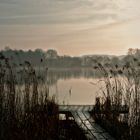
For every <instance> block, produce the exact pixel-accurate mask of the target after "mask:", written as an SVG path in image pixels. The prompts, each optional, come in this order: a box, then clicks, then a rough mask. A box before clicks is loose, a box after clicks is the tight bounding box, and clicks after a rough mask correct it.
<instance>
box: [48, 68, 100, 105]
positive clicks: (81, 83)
mask: <svg viewBox="0 0 140 140" xmlns="http://www.w3.org/2000/svg"><path fill="white" fill-rule="evenodd" d="M100 78H101V77H100V76H98V75H97V74H96V73H95V72H94V71H93V70H92V69H73V70H71V69H63V70H60V69H59V70H50V71H49V72H48V80H47V82H48V84H49V94H50V96H52V95H55V97H56V100H57V102H58V103H59V104H65V105H66V104H74V105H78V104H79V105H84V104H89V105H90V104H94V103H95V98H96V96H97V95H98V93H99V89H100V87H101V83H100V82H99V83H98V81H99V79H100Z"/></svg>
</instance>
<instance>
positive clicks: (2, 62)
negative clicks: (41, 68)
mask: <svg viewBox="0 0 140 140" xmlns="http://www.w3.org/2000/svg"><path fill="white" fill-rule="evenodd" d="M48 92H49V91H48V87H47V86H46V84H45V81H44V79H43V78H41V77H40V76H38V74H37V72H36V71H35V69H34V68H33V67H32V66H31V64H30V62H28V61H25V63H24V64H13V63H11V61H10V59H8V58H5V56H3V55H2V54H0V139H1V140H44V139H45V140H46V139H57V138H58V135H57V134H58V106H57V105H56V104H55V98H49V97H48Z"/></svg>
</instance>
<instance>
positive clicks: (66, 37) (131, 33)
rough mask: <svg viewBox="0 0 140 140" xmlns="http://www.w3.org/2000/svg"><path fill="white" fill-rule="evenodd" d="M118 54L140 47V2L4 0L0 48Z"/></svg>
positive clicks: (0, 2) (0, 1) (0, 7)
mask: <svg viewBox="0 0 140 140" xmlns="http://www.w3.org/2000/svg"><path fill="white" fill-rule="evenodd" d="M5 46H10V47H11V48H16V49H26V50H27V49H36V48H42V49H44V50H47V49H49V48H55V49H57V50H58V52H59V53H60V54H70V55H82V54H116V55H121V54H125V53H126V52H127V49H128V48H140V0H0V48H1V49H3V48H4V47H5Z"/></svg>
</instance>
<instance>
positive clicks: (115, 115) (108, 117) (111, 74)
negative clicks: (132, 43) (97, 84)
mask: <svg viewBox="0 0 140 140" xmlns="http://www.w3.org/2000/svg"><path fill="white" fill-rule="evenodd" d="M95 69H96V70H97V71H100V73H102V75H103V80H102V81H103V82H104V86H103V87H102V88H101V94H100V97H98V98H97V101H96V107H95V109H97V110H98V113H96V114H95V115H94V117H95V119H96V120H97V121H98V122H102V124H103V125H104V126H105V127H106V129H108V130H109V131H110V132H111V133H112V134H113V135H115V136H116V138H117V139H125V138H126V137H127V139H139V138H140V134H139V132H140V130H139V129H138V128H140V61H139V60H138V59H137V58H135V57H133V56H132V57H131V60H130V62H127V63H126V64H124V65H123V66H121V67H120V66H118V65H112V66H109V67H105V66H103V65H102V64H101V63H97V66H96V67H95ZM101 99H102V100H101ZM124 105H125V106H126V107H128V108H129V113H127V114H120V108H121V106H124ZM101 110H104V113H103V112H101Z"/></svg>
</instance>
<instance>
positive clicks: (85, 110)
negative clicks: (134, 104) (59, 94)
mask: <svg viewBox="0 0 140 140" xmlns="http://www.w3.org/2000/svg"><path fill="white" fill-rule="evenodd" d="M94 107H95V106H94V105H59V113H60V114H65V115H66V119H68V118H69V117H73V119H74V120H75V122H76V123H77V125H78V126H79V128H81V129H82V130H83V133H84V134H85V136H86V138H87V140H114V138H113V137H112V136H110V135H109V133H107V132H106V131H105V130H104V129H103V128H102V127H100V126H99V125H98V124H97V123H96V122H95V121H94V119H93V118H92V117H91V115H90V112H92V111H93V110H94ZM114 110H115V107H114V108H112V111H114ZM102 111H103V110H102ZM103 112H104V111H103ZM119 112H120V113H127V112H128V108H127V107H126V106H122V107H120V109H119Z"/></svg>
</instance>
